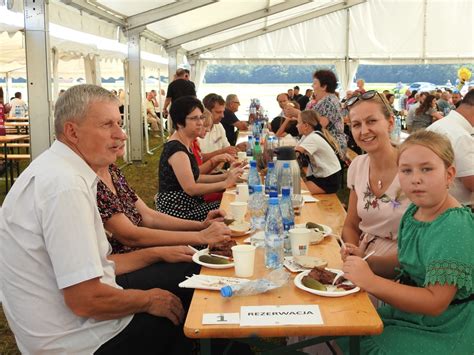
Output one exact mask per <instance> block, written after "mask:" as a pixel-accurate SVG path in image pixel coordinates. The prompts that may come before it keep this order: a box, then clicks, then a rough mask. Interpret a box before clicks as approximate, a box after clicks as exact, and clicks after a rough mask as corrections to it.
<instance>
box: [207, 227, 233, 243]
mask: <svg viewBox="0 0 474 355" xmlns="http://www.w3.org/2000/svg"><path fill="white" fill-rule="evenodd" d="M199 233H200V234H201V243H202V244H210V243H212V244H213V243H219V242H223V241H224V240H228V239H230V233H231V232H230V229H229V227H227V226H226V225H225V224H224V223H222V222H214V223H212V224H211V225H210V226H209V227H207V228H206V229H204V230H202V231H200V232H199Z"/></svg>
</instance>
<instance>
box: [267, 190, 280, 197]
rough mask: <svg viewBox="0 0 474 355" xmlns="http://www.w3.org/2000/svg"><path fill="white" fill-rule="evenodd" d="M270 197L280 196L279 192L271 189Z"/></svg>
mask: <svg viewBox="0 0 474 355" xmlns="http://www.w3.org/2000/svg"><path fill="white" fill-rule="evenodd" d="M269 195H270V198H272V197H278V192H277V191H270V194H269Z"/></svg>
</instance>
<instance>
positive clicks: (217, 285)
mask: <svg viewBox="0 0 474 355" xmlns="http://www.w3.org/2000/svg"><path fill="white" fill-rule="evenodd" d="M247 281H249V279H241V278H238V277H222V276H212V275H193V276H192V277H189V278H187V279H186V280H184V281H183V282H181V283H179V284H178V286H179V287H181V288H199V289H201V290H215V291H219V290H220V289H221V288H222V287H224V286H226V285H239V284H242V283H244V282H247Z"/></svg>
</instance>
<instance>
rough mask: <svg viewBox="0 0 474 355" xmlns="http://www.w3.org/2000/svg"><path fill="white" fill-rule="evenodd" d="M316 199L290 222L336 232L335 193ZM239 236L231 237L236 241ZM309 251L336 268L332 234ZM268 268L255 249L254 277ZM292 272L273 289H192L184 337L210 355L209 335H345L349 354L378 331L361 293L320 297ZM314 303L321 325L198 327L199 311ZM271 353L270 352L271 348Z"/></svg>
mask: <svg viewBox="0 0 474 355" xmlns="http://www.w3.org/2000/svg"><path fill="white" fill-rule="evenodd" d="M314 197H316V198H318V199H319V200H320V201H319V202H316V203H306V204H305V205H304V207H303V209H302V211H301V216H297V217H296V220H295V223H303V222H307V221H313V222H319V223H323V224H326V225H329V226H330V227H331V228H332V229H333V232H334V233H336V234H338V235H340V232H341V230H342V226H343V223H344V219H345V215H346V213H345V211H344V209H343V207H342V205H341V203H340V202H339V200H338V198H337V196H336V195H335V194H330V195H314ZM234 199H235V195H233V194H230V193H224V197H223V199H222V203H221V207H222V208H223V209H225V210H228V204H229V203H230V202H232V201H233V200H234ZM243 239H245V237H241V238H236V241H237V242H238V243H241V242H242V241H243ZM309 254H310V255H314V256H319V257H322V258H324V259H326V260H328V262H329V265H328V266H329V267H333V268H341V266H342V261H341V258H340V253H339V245H338V244H337V242H336V239H335V238H334V237H326V238H325V240H324V241H323V242H322V243H320V244H318V245H315V246H311V248H310V251H309ZM268 272H269V270H267V269H266V268H265V266H264V265H263V249H262V248H259V249H257V254H256V259H255V273H254V275H253V277H252V278H253V279H254V278H261V277H263V276H265V275H266V274H268ZM201 274H206V275H218V276H230V277H235V274H234V269H233V268H230V269H220V270H216V269H208V268H205V267H203V268H202V269H201ZM295 275H296V274H292V276H291V280H290V282H289V283H288V284H287V285H286V286H284V287H281V288H279V289H276V290H272V291H270V292H268V293H264V294H260V295H255V296H244V297H234V298H230V299H227V298H223V297H222V296H221V295H220V293H219V292H216V291H207V290H196V291H195V292H194V296H193V299H192V302H191V306H190V309H189V312H188V316H187V318H186V322H185V325H184V332H185V334H186V336H187V337H189V338H198V339H201V352H202V354H205V353H210V339H212V338H240V339H241V340H243V339H244V338H254V339H255V337H286V336H314V337H323V338H322V339H320V340H319V341H314V340H313V339H312V340H311V341H312V342H310V343H312V344H314V343H318V342H321V341H327V340H329V339H332V338H334V337H337V336H352V337H351V353H358V350H359V336H360V335H371V334H380V333H381V332H382V330H383V324H382V321H381V319H380V317H379V316H378V314H377V312H376V310H375V308H374V307H373V305H372V303H371V302H370V300H369V297H368V295H367V294H366V293H365V292H358V293H355V294H352V295H349V296H345V297H340V298H327V297H320V296H316V295H313V294H310V293H308V292H305V291H302V290H300V289H298V288H296V286H295V285H294V283H293V279H294V276H295ZM290 304H298V305H314V304H316V305H319V307H320V311H321V314H322V317H323V321H324V324H323V325H306V326H280V327H273V326H265V327H263V326H255V327H240V326H239V325H238V324H236V325H202V324H201V320H202V315H203V314H204V313H240V307H241V306H258V305H290ZM308 345H309V344H308V342H305V344H301V345H300V346H298V345H295V346H291V347H290V346H287V347H285V349H284V350H290V349H292V348H294V349H297V348H301V347H304V346H308ZM272 351H274V350H272Z"/></svg>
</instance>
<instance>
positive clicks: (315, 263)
mask: <svg viewBox="0 0 474 355" xmlns="http://www.w3.org/2000/svg"><path fill="white" fill-rule="evenodd" d="M293 258H294V260H295V261H296V263H298V264H299V265H301V266H302V267H306V268H314V267H321V268H322V267H326V266H327V265H328V262H327V261H326V260H324V259H321V258H317V257H315V256H309V255H298V256H294V257H293Z"/></svg>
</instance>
